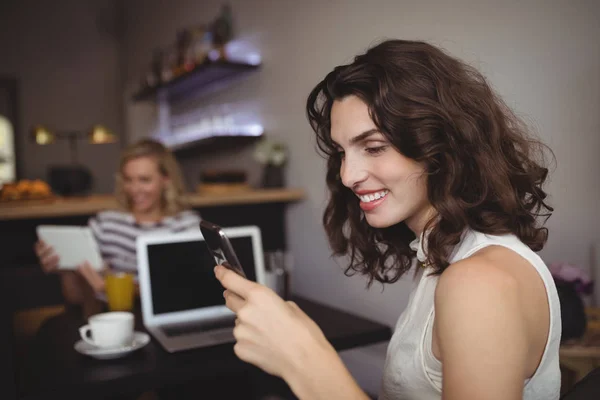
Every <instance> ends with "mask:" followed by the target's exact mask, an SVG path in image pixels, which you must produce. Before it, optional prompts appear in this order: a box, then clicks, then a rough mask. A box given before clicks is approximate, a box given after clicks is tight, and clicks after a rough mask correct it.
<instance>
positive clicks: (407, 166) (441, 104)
mask: <svg viewBox="0 0 600 400" xmlns="http://www.w3.org/2000/svg"><path fill="white" fill-rule="evenodd" d="M307 112H308V118H309V121H310V124H311V126H312V128H313V129H314V131H315V132H316V135H317V143H318V147H319V149H320V150H321V152H322V153H323V154H324V155H325V157H326V158H327V177H326V180H327V185H328V187H329V191H330V197H329V203H328V205H327V207H326V209H325V213H324V216H323V222H324V226H325V230H326V232H327V235H328V237H329V241H330V244H331V247H332V249H333V253H334V254H335V255H338V256H348V258H349V266H348V269H347V270H346V273H347V274H354V273H361V274H364V275H366V277H367V278H368V282H369V284H371V283H372V282H373V281H379V282H382V283H393V282H395V281H397V280H398V279H399V278H400V277H401V276H403V275H404V274H405V273H407V272H408V271H409V270H410V269H411V268H414V269H415V272H414V276H415V289H414V291H413V293H412V294H411V297H410V301H409V304H408V306H407V308H406V310H405V311H404V313H403V314H402V315H401V317H400V319H399V321H398V324H397V326H396V329H395V331H394V334H393V337H392V339H391V342H390V344H389V347H388V352H387V359H386V364H385V368H384V377H383V385H382V389H381V393H380V397H381V399H425V400H428V399H432V400H433V399H441V398H443V399H445V400H453V399H457V400H458V399H460V400H470V399H473V400H475V399H477V400H482V399H513V400H516V399H527V400H534V399H540V400H542V399H544V400H547V399H557V398H558V397H559V391H560V371H559V364H558V348H559V342H560V335H561V331H560V329H561V328H560V326H561V325H560V306H559V300H558V295H557V292H556V288H555V286H554V283H553V280H552V277H551V275H550V273H549V271H548V269H547V268H546V266H545V264H544V262H543V261H542V259H541V258H540V257H539V256H538V255H537V254H536V253H535V252H536V251H539V250H540V249H542V247H543V246H544V244H545V242H546V239H547V229H546V228H544V227H543V226H542V223H543V222H545V220H546V219H547V218H548V217H549V216H550V213H551V212H552V208H551V207H550V206H549V205H548V204H547V203H546V201H545V198H546V193H545V192H544V190H543V189H542V185H543V184H544V182H545V180H546V176H547V169H546V167H545V166H544V159H543V150H544V147H543V145H541V143H539V142H538V141H536V140H535V139H534V138H532V137H531V136H530V135H529V134H528V132H527V129H526V127H525V126H524V124H523V123H522V122H521V121H520V120H519V119H518V118H517V117H516V116H515V114H514V113H513V112H511V111H510V110H509V108H508V107H507V106H506V105H505V104H504V102H503V101H502V100H501V99H500V98H499V97H498V96H497V95H496V94H495V93H494V91H493V90H492V89H491V87H490V86H489V84H488V83H487V82H486V80H485V79H484V77H483V76H482V75H481V74H480V73H479V72H477V71H476V70H474V69H473V68H471V67H469V66H467V65H466V64H464V63H463V62H461V61H459V60H457V59H456V58H453V57H451V56H450V55H448V54H446V53H445V52H443V51H442V50H440V49H439V48H436V47H434V46H432V45H430V44H427V43H423V42H412V41H402V40H391V41H386V42H383V43H381V44H379V45H377V46H375V47H373V48H371V49H370V50H368V51H367V52H366V53H365V54H362V55H359V56H357V57H356V58H355V59H354V62H352V63H351V64H348V65H342V66H338V67H336V68H335V69H334V70H333V71H332V72H331V73H329V74H328V75H327V76H326V77H325V79H324V80H323V81H321V82H320V83H319V84H317V86H316V87H315V88H314V90H313V91H312V92H311V94H310V96H309V98H308V102H307ZM215 272H216V274H217V277H218V278H219V279H220V280H221V282H222V284H223V286H224V287H225V288H226V289H227V290H226V292H225V297H226V299H227V305H228V307H230V308H231V309H232V310H233V311H234V312H236V313H237V315H238V324H237V327H236V331H235V336H236V338H237V344H236V345H235V351H236V353H237V354H238V356H239V357H240V358H242V359H243V360H246V361H248V362H250V363H253V364H255V365H257V366H259V367H261V368H263V369H264V370H266V371H267V372H270V373H273V374H276V375H279V376H281V377H282V378H284V379H285V380H286V381H287V382H288V383H289V385H290V387H291V389H292V390H293V391H294V392H295V393H296V395H297V396H298V397H300V398H307V399H308V398H310V399H361V398H366V395H365V394H364V393H363V392H362V391H361V390H360V388H359V387H358V386H357V384H356V383H355V382H354V380H353V379H352V378H351V376H350V374H349V373H348V371H347V370H346V369H345V367H344V365H343V364H342V362H341V361H340V359H339V358H338V356H337V355H336V353H335V351H334V350H333V348H332V347H331V346H330V345H329V343H327V341H326V340H325V338H324V336H323V334H322V332H321V331H320V330H319V328H318V327H317V326H316V325H315V324H314V322H312V321H311V320H310V319H309V318H308V317H307V316H306V315H305V314H303V313H302V312H301V311H300V310H299V309H298V308H297V307H296V306H295V305H294V304H291V303H286V302H284V301H283V300H281V299H279V298H277V297H276V295H275V294H274V293H272V292H271V291H269V290H268V289H266V288H264V287H261V286H259V285H256V284H254V283H252V282H248V281H245V280H243V279H242V278H240V277H238V276H236V275H235V274H233V273H230V272H229V271H227V270H225V269H224V268H222V267H217V268H216V270H215Z"/></svg>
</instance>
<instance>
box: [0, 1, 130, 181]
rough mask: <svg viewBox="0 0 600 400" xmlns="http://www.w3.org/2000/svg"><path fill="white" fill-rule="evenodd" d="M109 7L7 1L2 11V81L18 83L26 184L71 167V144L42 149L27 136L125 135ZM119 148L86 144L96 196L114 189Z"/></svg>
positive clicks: (83, 156) (83, 155) (82, 152)
mask: <svg viewBox="0 0 600 400" xmlns="http://www.w3.org/2000/svg"><path fill="white" fill-rule="evenodd" d="M115 12H116V9H115V6H114V2H113V1H111V0H93V1H78V0H56V1H51V2H49V1H35V0H24V1H16V0H7V1H3V2H2V3H1V4H0V51H1V54H2V57H1V59H2V61H1V62H0V75H8V76H13V77H16V78H18V79H19V84H20V93H19V94H20V102H19V107H20V111H21V113H20V114H21V115H20V117H21V118H20V128H21V129H20V130H19V132H18V133H17V135H18V137H17V141H18V145H19V149H20V152H19V156H20V157H21V166H22V171H20V172H21V175H22V178H29V179H34V178H42V179H45V178H46V167H47V166H48V165H51V164H60V163H68V162H69V151H68V144H67V142H65V141H59V142H57V143H56V144H54V145H52V146H38V145H36V144H35V143H33V142H32V141H31V140H30V137H29V136H28V131H29V129H30V128H31V127H32V126H33V125H35V124H46V125H48V126H49V127H52V128H54V129H57V130H85V129H87V128H88V127H90V126H91V125H93V124H96V123H101V124H104V125H106V126H107V127H109V128H111V129H112V130H114V131H115V133H118V134H122V133H123V129H122V128H123V127H122V117H121V115H122V104H121V102H120V99H121V96H122V90H123V89H122V86H123V84H122V81H121V78H120V70H121V65H120V58H119V46H118V42H117V40H116V37H115V36H114V34H113V33H109V31H106V29H109V30H111V29H112V28H111V25H112V24H113V23H114V17H115ZM119 149H120V145H119V144H111V145H96V146H91V145H89V144H87V143H85V141H81V142H80V146H79V159H80V162H82V163H83V164H85V165H86V166H88V167H89V168H90V169H91V171H92V173H93V175H94V178H95V187H94V191H95V192H99V193H108V192H112V190H113V183H114V172H115V166H116V162H117V158H118V153H119Z"/></svg>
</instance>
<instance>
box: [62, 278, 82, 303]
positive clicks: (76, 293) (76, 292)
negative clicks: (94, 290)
mask: <svg viewBox="0 0 600 400" xmlns="http://www.w3.org/2000/svg"><path fill="white" fill-rule="evenodd" d="M60 283H61V289H62V295H63V298H64V299H65V302H67V303H68V304H73V305H81V304H83V302H84V299H85V288H84V285H86V282H85V281H84V280H83V278H82V276H81V275H79V274H78V273H77V272H76V271H65V272H63V273H61V274H60Z"/></svg>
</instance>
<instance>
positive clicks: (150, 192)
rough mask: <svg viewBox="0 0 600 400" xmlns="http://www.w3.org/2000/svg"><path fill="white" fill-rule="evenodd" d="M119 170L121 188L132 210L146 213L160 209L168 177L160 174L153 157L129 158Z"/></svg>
mask: <svg viewBox="0 0 600 400" xmlns="http://www.w3.org/2000/svg"><path fill="white" fill-rule="evenodd" d="M121 172H122V174H123V189H124V191H125V195H126V196H127V199H128V200H129V204H130V205H131V208H132V210H131V211H132V212H134V213H140V214H147V213H151V212H155V211H158V210H160V209H161V207H162V198H163V197H162V196H163V192H164V190H165V187H166V185H167V184H168V181H169V179H168V178H166V177H165V176H163V174H161V172H160V170H159V166H158V162H157V161H156V160H155V159H154V158H152V157H138V158H134V159H132V160H129V161H128V162H127V163H126V164H125V165H124V166H123V170H122V171H121Z"/></svg>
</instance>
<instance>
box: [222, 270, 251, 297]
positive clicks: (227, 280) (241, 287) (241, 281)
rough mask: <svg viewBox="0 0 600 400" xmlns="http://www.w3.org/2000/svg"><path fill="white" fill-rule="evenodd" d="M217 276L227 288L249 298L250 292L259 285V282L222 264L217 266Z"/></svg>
mask: <svg viewBox="0 0 600 400" xmlns="http://www.w3.org/2000/svg"><path fill="white" fill-rule="evenodd" d="M215 276H216V277H217V279H218V280H219V282H221V285H223V287H224V288H225V289H229V290H231V291H232V292H234V293H236V294H237V295H238V296H240V297H242V298H244V299H245V298H247V297H248V293H250V291H251V290H252V289H253V288H255V287H256V286H257V285H258V283H256V282H252V281H249V280H248V279H246V278H244V277H242V276H240V275H238V274H236V273H235V272H233V271H231V270H229V269H227V268H225V267H223V266H222V265H217V266H216V267H215Z"/></svg>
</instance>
